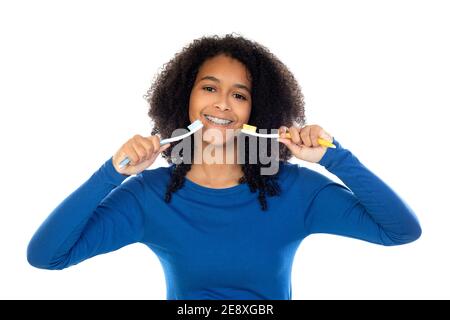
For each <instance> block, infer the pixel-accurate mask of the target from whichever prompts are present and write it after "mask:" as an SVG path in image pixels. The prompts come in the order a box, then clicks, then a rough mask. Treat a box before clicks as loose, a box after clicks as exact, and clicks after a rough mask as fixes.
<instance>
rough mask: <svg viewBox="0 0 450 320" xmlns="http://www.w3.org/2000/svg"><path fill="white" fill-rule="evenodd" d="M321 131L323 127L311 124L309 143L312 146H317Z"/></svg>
mask: <svg viewBox="0 0 450 320" xmlns="http://www.w3.org/2000/svg"><path fill="white" fill-rule="evenodd" d="M322 131H323V129H322V128H321V127H320V126H312V128H311V132H310V137H311V143H312V145H313V147H319V146H320V144H319V137H320V133H321V132H322Z"/></svg>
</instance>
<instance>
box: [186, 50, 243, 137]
mask: <svg viewBox="0 0 450 320" xmlns="http://www.w3.org/2000/svg"><path fill="white" fill-rule="evenodd" d="M251 106H252V101H251V80H250V74H249V72H248V70H247V68H246V67H245V66H244V65H243V64H242V63H241V62H240V61H238V60H236V59H233V58H230V57H228V56H226V55H223V54H221V55H218V56H215V57H213V58H211V59H208V60H206V61H205V62H204V63H203V64H202V65H201V67H200V69H199V71H198V73H197V77H196V79H195V83H194V86H193V88H192V91H191V96H190V99H189V120H190V121H191V122H194V121H195V120H196V119H199V120H200V121H201V122H202V123H203V125H204V130H209V129H214V132H219V133H221V135H222V141H223V142H225V141H226V137H227V136H226V134H225V132H226V131H227V129H228V130H230V129H232V130H236V129H240V128H242V125H243V124H246V123H248V120H249V118H250V112H251Z"/></svg>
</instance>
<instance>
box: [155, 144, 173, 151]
mask: <svg viewBox="0 0 450 320" xmlns="http://www.w3.org/2000/svg"><path fill="white" fill-rule="evenodd" d="M169 147H170V143H168V144H165V145H163V146H160V147H159V150H158V153H160V152H163V151H165V150H167V149H169Z"/></svg>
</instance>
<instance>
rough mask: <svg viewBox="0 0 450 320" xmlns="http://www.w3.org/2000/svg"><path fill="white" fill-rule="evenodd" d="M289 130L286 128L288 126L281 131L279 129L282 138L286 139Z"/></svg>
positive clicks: (282, 127) (281, 128)
mask: <svg viewBox="0 0 450 320" xmlns="http://www.w3.org/2000/svg"><path fill="white" fill-rule="evenodd" d="M288 130H289V129H288V127H286V126H281V127H280V128H279V129H278V132H279V134H280V138H283V139H284V138H285V137H286V132H287V131H288Z"/></svg>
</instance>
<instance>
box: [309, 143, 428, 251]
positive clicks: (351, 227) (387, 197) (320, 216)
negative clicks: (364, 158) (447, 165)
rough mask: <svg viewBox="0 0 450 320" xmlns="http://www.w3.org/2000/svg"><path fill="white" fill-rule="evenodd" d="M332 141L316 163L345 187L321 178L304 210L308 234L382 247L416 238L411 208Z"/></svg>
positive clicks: (418, 234) (418, 231) (417, 236)
mask: <svg viewBox="0 0 450 320" xmlns="http://www.w3.org/2000/svg"><path fill="white" fill-rule="evenodd" d="M333 143H334V144H335V145H336V149H330V148H329V149H327V151H326V153H325V154H324V156H323V157H322V159H321V160H320V161H319V164H321V165H322V166H324V167H325V168H326V169H327V170H328V171H330V172H331V173H333V174H334V175H336V176H337V177H338V178H339V179H341V180H342V181H343V182H344V184H345V186H344V185H342V184H339V183H336V182H333V181H332V180H331V179H328V178H325V179H324V180H325V183H323V184H322V185H321V186H320V187H319V188H318V190H317V191H316V193H315V195H314V199H313V201H312V203H311V206H310V210H309V212H308V213H307V218H306V221H305V222H306V226H307V230H308V231H309V234H313V233H330V234H336V235H342V236H347V237H352V238H356V239H360V240H365V241H368V242H372V243H376V244H381V245H386V246H392V245H400V244H405V243H408V242H412V241H414V240H416V239H418V238H419V237H420V235H421V232H422V231H421V227H420V225H419V222H418V220H417V218H416V216H415V214H414V212H413V211H412V209H411V208H410V207H409V206H408V205H407V204H406V203H405V202H404V201H403V200H402V199H401V198H400V196H399V195H397V194H396V192H395V191H393V190H392V189H391V188H390V187H389V186H388V185H387V184H386V183H385V182H383V181H382V180H381V179H380V178H379V177H377V176H376V175H375V174H374V173H373V172H371V171H370V170H369V169H367V168H366V167H365V166H364V165H363V164H362V163H361V162H360V161H359V160H358V159H357V158H356V157H355V156H354V155H353V154H352V153H351V152H350V151H349V150H347V149H345V148H343V147H342V146H341V145H340V144H339V142H338V141H336V140H334V142H333ZM322 177H324V176H323V175H322Z"/></svg>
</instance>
